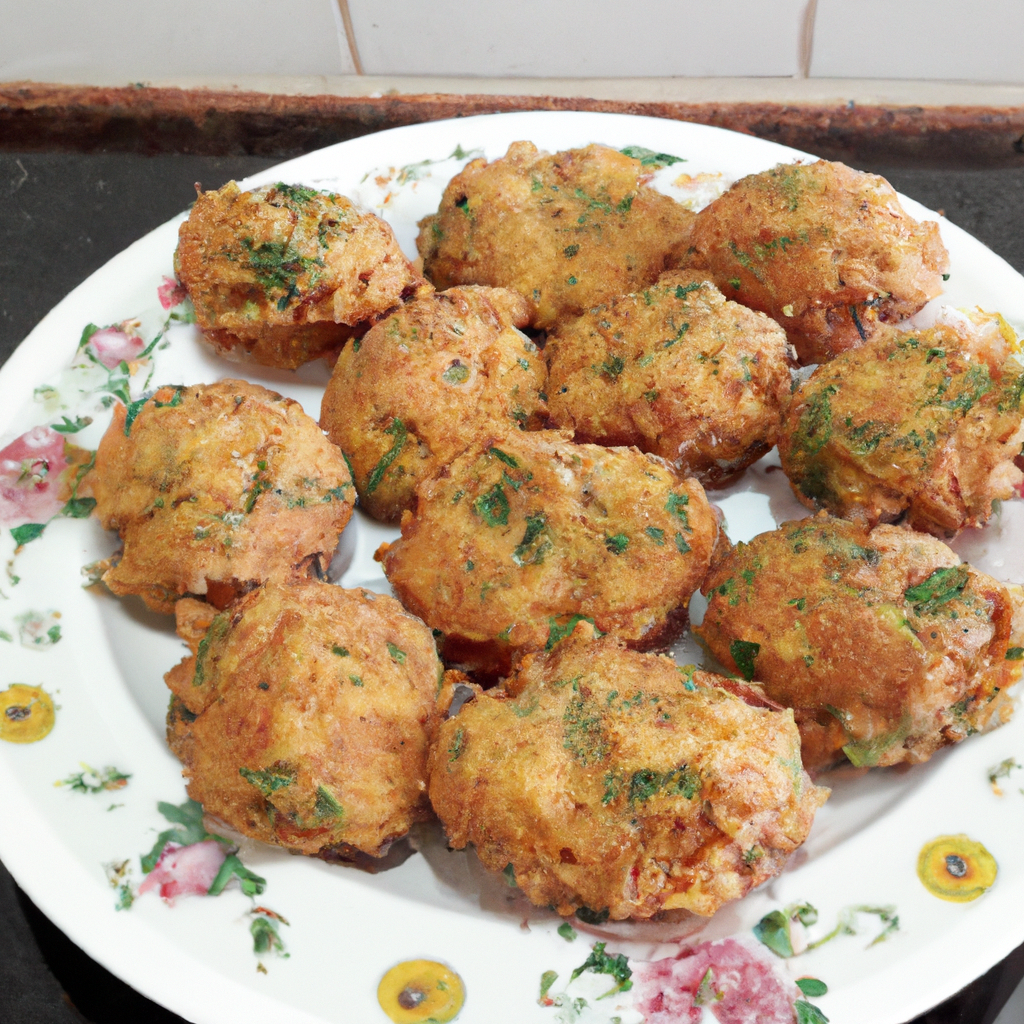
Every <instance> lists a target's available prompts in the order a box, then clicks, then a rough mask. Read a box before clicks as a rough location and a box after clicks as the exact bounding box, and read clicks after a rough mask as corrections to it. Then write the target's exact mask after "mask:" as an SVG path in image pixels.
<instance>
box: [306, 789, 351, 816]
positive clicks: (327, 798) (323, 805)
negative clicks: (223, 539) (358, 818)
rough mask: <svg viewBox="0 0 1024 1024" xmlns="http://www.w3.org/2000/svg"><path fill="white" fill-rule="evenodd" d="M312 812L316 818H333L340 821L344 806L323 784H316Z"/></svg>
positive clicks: (343, 813)
mask: <svg viewBox="0 0 1024 1024" xmlns="http://www.w3.org/2000/svg"><path fill="white" fill-rule="evenodd" d="M313 813H314V814H315V815H316V816H317V817H318V818H334V819H336V820H338V821H340V820H341V819H343V818H344V817H345V808H344V807H342V806H341V804H340V803H339V801H338V800H337V798H336V797H335V796H334V795H333V794H332V793H330V792H329V791H328V790H326V789H325V788H324V787H323V786H317V787H316V803H315V804H314V805H313Z"/></svg>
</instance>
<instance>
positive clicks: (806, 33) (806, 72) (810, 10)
mask: <svg viewBox="0 0 1024 1024" xmlns="http://www.w3.org/2000/svg"><path fill="white" fill-rule="evenodd" d="M339 3H342V4H346V3H347V0H339ZM817 13H818V0H807V6H806V7H805V8H804V18H803V25H801V29H800V77H801V78H810V77H811V56H812V53H813V51H814V16H815V15H816V14H817Z"/></svg>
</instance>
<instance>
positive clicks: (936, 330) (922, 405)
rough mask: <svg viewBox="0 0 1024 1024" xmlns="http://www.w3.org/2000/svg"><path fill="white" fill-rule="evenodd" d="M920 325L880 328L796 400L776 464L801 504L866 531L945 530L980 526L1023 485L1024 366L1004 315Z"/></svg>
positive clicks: (817, 375) (950, 316) (946, 533)
mask: <svg viewBox="0 0 1024 1024" xmlns="http://www.w3.org/2000/svg"><path fill="white" fill-rule="evenodd" d="M944 319H945V320H946V322H945V323H939V324H937V325H936V326H934V327H931V328H929V329H927V330H919V331H897V330H894V329H892V328H882V329H881V330H880V332H879V333H878V334H877V335H876V336H875V337H873V338H872V339H871V340H870V341H868V342H867V343H866V344H865V345H864V346H862V347H861V348H858V349H854V350H853V351H850V352H844V353H842V354H841V355H839V356H837V357H836V359H834V360H833V361H832V362H830V363H826V364H824V365H822V366H819V367H818V368H817V369H816V370H815V371H814V373H813V374H812V376H811V377H810V378H809V379H808V380H807V381H805V382H804V383H803V384H802V385H801V387H800V389H799V390H798V391H797V392H796V394H795V395H794V397H793V401H792V404H791V405H790V407H789V410H788V412H787V414H786V418H785V425H784V429H783V438H782V440H780V442H779V455H780V457H781V459H782V468H783V469H784V470H785V471H786V475H787V476H788V477H789V482H790V483H791V484H792V485H793V490H794V491H795V492H796V496H797V497H798V498H799V499H800V500H801V501H802V502H803V503H804V504H805V505H807V506H808V507H809V508H814V509H818V508H824V509H827V510H828V511H829V512H831V513H832V514H833V515H837V516H842V517H843V518H846V519H856V520H858V521H860V522H863V523H864V524H865V525H867V526H868V527H871V526H874V525H875V524H876V523H878V522H891V521H893V520H895V519H897V518H898V517H900V516H901V515H903V514H904V513H905V514H906V522H907V524H908V525H909V526H912V527H913V528H914V529H917V530H923V531H925V532H926V533H933V534H935V535H936V536H938V537H951V536H953V535H954V534H956V533H957V532H958V531H960V530H962V529H963V528H964V527H965V526H983V525H984V524H985V523H986V522H988V520H989V519H990V518H991V516H992V503H993V501H995V500H997V499H998V500H1004V499H1006V498H1010V497H1012V496H1013V494H1014V491H1015V488H1016V487H1017V486H1018V485H1019V484H1020V483H1021V481H1022V480H1024V473H1021V471H1020V469H1018V468H1017V467H1016V466H1015V465H1014V462H1013V460H1014V458H1015V457H1016V456H1017V455H1018V454H1019V453H1020V450H1021V444H1022V442H1024V409H1022V408H1021V392H1022V390H1024V365H1022V364H1021V362H1020V361H1019V360H1018V358H1016V356H1015V354H1014V353H1016V352H1019V346H1018V344H1017V339H1016V336H1015V335H1014V334H1013V331H1012V329H1011V328H1010V327H1009V326H1008V325H1007V324H1006V322H1005V321H1004V320H1003V319H1002V317H998V316H995V317H989V316H986V315H985V314H982V313H975V314H971V315H969V316H968V315H964V314H958V313H956V312H955V311H947V312H946V315H945V318H944Z"/></svg>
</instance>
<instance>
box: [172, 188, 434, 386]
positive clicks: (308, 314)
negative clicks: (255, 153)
mask: <svg viewBox="0 0 1024 1024" xmlns="http://www.w3.org/2000/svg"><path fill="white" fill-rule="evenodd" d="M174 268H175V272H176V273H177V275H178V278H179V280H180V281H181V283H182V284H183V285H184V286H185V288H186V289H187V290H188V294H189V298H191V299H192V303H193V305H194V306H195V311H196V322H197V323H198V324H199V326H200V327H201V328H202V329H203V332H204V334H205V335H206V338H207V339H208V340H209V341H210V342H211V343H212V344H213V346H214V347H215V348H216V349H218V350H219V351H220V352H221V354H222V355H227V356H230V357H233V358H238V357H243V358H244V357H246V356H248V357H249V358H251V359H253V360H254V361H255V362H257V363H263V364H264V365H265V366H282V367H285V368H287V369H294V368H295V367H297V366H301V365H302V364H303V363H307V362H309V361H310V360H311V359H317V358H319V357H320V356H333V355H334V354H336V353H337V352H338V350H339V349H340V348H341V347H342V345H344V344H345V340H346V339H347V338H349V337H351V336H352V335H354V334H360V333H362V332H363V331H364V330H365V329H366V328H367V327H368V326H369V325H370V324H372V323H374V322H375V321H376V320H377V319H379V318H380V317H381V316H383V315H384V314H385V313H387V312H388V310H390V309H392V308H394V307H395V306H397V305H398V304H399V303H400V302H401V301H402V299H403V298H404V297H405V296H406V295H409V294H412V292H413V291H414V290H415V288H416V287H417V286H419V285H421V284H422V279H421V278H420V277H419V276H418V275H417V274H416V272H415V271H414V270H413V268H412V265H411V264H410V263H409V261H408V260H407V259H406V258H405V256H403V255H402V251H401V249H400V248H399V247H398V242H396V241H395V236H394V234H393V233H392V231H391V228H390V227H389V226H388V225H387V224H386V223H385V222H384V221H382V220H381V219H380V218H379V217H375V216H374V215H373V214H372V213H360V212H359V211H358V210H357V209H356V208H355V206H353V205H352V203H351V201H350V200H348V199H346V198H345V197H344V196H339V195H334V194H333V193H331V192H318V191H316V190H315V189H311V188H304V187H302V186H298V185H285V184H284V183H283V182H278V183H277V184H276V185H264V186H263V187H262V188H258V189H255V190H254V191H252V192H242V191H241V190H240V189H239V187H238V185H236V184H235V183H234V182H233V181H229V182H228V183H227V184H226V185H225V186H224V187H223V188H221V189H218V190H217V191H216V192H200V193H199V198H198V199H197V200H196V202H195V205H194V206H193V207H192V212H191V213H190V214H189V218H188V220H187V221H185V223H184V224H182V225H181V229H180V231H179V234H178V249H177V252H176V253H175V255H174Z"/></svg>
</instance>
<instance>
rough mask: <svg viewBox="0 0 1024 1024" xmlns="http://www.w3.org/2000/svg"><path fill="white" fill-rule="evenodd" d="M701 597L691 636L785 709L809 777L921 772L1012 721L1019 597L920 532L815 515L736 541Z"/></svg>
mask: <svg viewBox="0 0 1024 1024" xmlns="http://www.w3.org/2000/svg"><path fill="white" fill-rule="evenodd" d="M701 589H702V591H703V592H704V594H706V595H707V598H708V609H707V613H706V615H705V616H704V622H703V624H702V625H701V626H699V627H698V628H697V629H696V630H695V632H696V633H697V634H698V636H699V637H700V638H701V639H702V640H703V641H704V643H706V644H707V645H708V647H709V648H710V650H711V652H712V653H713V654H714V655H715V657H716V658H718V660H719V661H720V662H721V663H722V664H723V665H725V666H726V667H727V668H728V669H730V670H731V671H736V672H739V673H740V674H742V675H743V676H744V678H746V679H756V680H757V681H758V682H760V683H761V684H762V686H763V687H764V690H765V692H766V693H767V694H768V696H769V697H770V698H771V699H772V700H774V701H778V702H779V703H780V704H783V705H785V706H787V707H791V708H793V710H794V711H795V713H796V722H797V725H798V726H799V727H800V734H801V737H802V739H803V756H804V764H805V765H806V767H807V768H809V769H812V770H813V769H818V768H826V767H828V766H830V765H832V764H834V763H835V762H837V761H839V760H841V759H842V757H843V755H844V754H845V755H846V757H847V758H848V759H849V761H851V762H852V763H853V764H855V765H857V766H867V767H873V766H875V765H891V764H898V763H900V762H909V763H915V762H920V761H926V760H927V759H928V758H929V757H931V755H932V754H934V753H935V751H936V750H938V749H939V748H940V747H943V746H947V745H948V744H951V743H957V742H959V741H960V740H962V739H964V738H965V737H966V736H968V735H970V734H971V733H973V732H979V731H982V730H984V729H986V728H990V727H993V726H995V725H999V724H1001V723H1002V722H1004V721H1006V720H1007V719H1008V718H1009V717H1010V714H1011V713H1012V703H1011V702H1010V700H1009V699H1008V698H1007V696H1006V691H1007V688H1008V687H1010V686H1012V685H1013V684H1014V683H1015V682H1016V681H1017V680H1018V679H1019V678H1020V675H1021V666H1022V664H1024V663H1022V662H1021V661H1019V660H1015V656H1016V653H1017V652H1019V650H1020V649H1021V647H1022V645H1024V639H1022V632H1024V616H1021V614H1020V612H1021V609H1022V608H1024V597H1022V594H1024V591H1022V590H1021V588H1020V587H1016V586H1010V585H1004V584H1001V583H999V582H997V581H996V580H994V579H992V578H991V577H990V576H986V575H985V574H984V573H981V572H978V571H977V570H976V569H974V568H972V567H971V566H970V565H967V564H965V563H961V562H960V559H959V558H958V557H957V556H956V555H955V554H954V553H953V551H951V550H950V549H949V548H948V547H947V546H946V545H945V544H943V543H942V542H941V541H939V540H936V539H935V538H934V537H930V536H928V535H927V534H922V533H914V532H913V531H911V530H906V529H901V528H900V527H895V526H876V527H875V528H874V530H872V531H871V532H870V533H869V532H868V531H867V530H866V529H865V528H864V527H863V526H860V525H857V524H854V523H849V522H846V521H844V520H842V519H833V518H831V517H829V516H827V515H826V514H825V513H819V514H818V515H817V516H815V517H814V518H811V519H803V520H800V521H797V522H790V523H784V524H783V525H782V526H781V527H779V528H778V529H777V530H774V531H773V532H771V533H762V534H761V535H760V536H758V537H755V538H754V539H753V540H752V541H751V542H750V543H749V544H738V545H737V546H736V548H735V549H734V550H733V551H732V552H731V553H730V554H729V555H728V556H727V557H725V558H724V559H722V560H721V562H720V563H719V564H717V565H716V566H715V567H714V568H713V569H712V571H711V573H710V574H709V575H708V578H707V580H706V581H705V583H704V585H703V587H702V588H701ZM1015 613H1016V615H1017V622H1016V624H1015V623H1014V616H1015ZM1014 649H1016V651H1015V650H1014Z"/></svg>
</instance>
